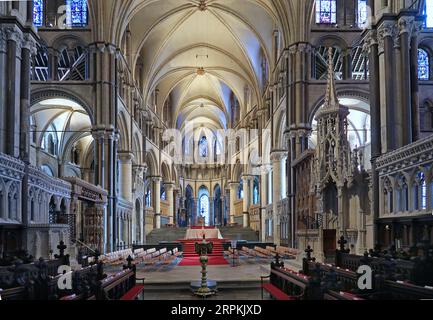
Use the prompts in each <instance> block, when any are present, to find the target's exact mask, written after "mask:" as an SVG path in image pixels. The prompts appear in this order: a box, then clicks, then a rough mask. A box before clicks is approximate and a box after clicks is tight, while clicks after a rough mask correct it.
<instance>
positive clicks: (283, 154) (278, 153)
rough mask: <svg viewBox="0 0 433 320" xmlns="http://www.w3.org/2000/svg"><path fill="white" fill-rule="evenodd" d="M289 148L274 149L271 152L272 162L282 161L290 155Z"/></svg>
mask: <svg viewBox="0 0 433 320" xmlns="http://www.w3.org/2000/svg"><path fill="white" fill-rule="evenodd" d="M288 155H289V154H288V151H287V150H273V151H272V152H271V160H272V162H281V161H283V160H284V159H286V158H287V157H288Z"/></svg>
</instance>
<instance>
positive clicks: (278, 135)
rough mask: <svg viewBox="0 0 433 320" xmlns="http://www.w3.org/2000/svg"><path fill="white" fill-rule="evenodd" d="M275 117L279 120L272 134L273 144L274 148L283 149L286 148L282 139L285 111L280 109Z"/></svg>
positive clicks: (284, 127)
mask: <svg viewBox="0 0 433 320" xmlns="http://www.w3.org/2000/svg"><path fill="white" fill-rule="evenodd" d="M277 119H279V121H278V123H277V128H276V129H277V130H276V132H275V135H274V146H276V149H280V150H285V149H287V148H286V142H285V139H284V132H285V130H286V111H285V110H281V112H280V113H279V116H278V117H277Z"/></svg>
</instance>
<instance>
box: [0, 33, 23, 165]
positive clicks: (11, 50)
mask: <svg viewBox="0 0 433 320" xmlns="http://www.w3.org/2000/svg"><path fill="white" fill-rule="evenodd" d="M1 27H2V28H3V30H2V31H3V32H4V35H3V37H4V38H5V39H6V48H5V49H6V50H5V51H6V65H5V69H4V70H5V71H6V73H5V89H6V90H5V91H4V92H3V94H2V96H3V97H2V99H5V101H4V103H5V104H4V106H3V108H2V113H4V122H3V128H2V129H3V131H2V132H1V135H4V140H3V142H4V144H5V148H4V149H5V150H4V152H5V153H6V154H8V155H10V156H12V157H15V158H18V157H19V155H20V146H19V144H20V116H21V114H20V89H21V88H20V71H21V70H20V69H21V47H22V37H23V35H22V32H21V30H20V29H19V28H18V26H16V25H7V26H3V25H2V26H1Z"/></svg>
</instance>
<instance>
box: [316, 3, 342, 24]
mask: <svg viewBox="0 0 433 320" xmlns="http://www.w3.org/2000/svg"><path fill="white" fill-rule="evenodd" d="M316 23H319V24H333V23H337V3H336V0H318V1H316Z"/></svg>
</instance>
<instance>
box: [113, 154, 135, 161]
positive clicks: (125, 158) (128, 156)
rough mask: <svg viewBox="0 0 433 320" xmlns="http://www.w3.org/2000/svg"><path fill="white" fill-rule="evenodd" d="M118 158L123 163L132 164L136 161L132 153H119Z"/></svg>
mask: <svg viewBox="0 0 433 320" xmlns="http://www.w3.org/2000/svg"><path fill="white" fill-rule="evenodd" d="M117 156H118V158H119V160H120V161H121V162H123V163H128V162H129V163H130V162H132V160H134V158H135V157H134V154H133V153H132V152H129V151H119V152H118V153H117Z"/></svg>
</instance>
